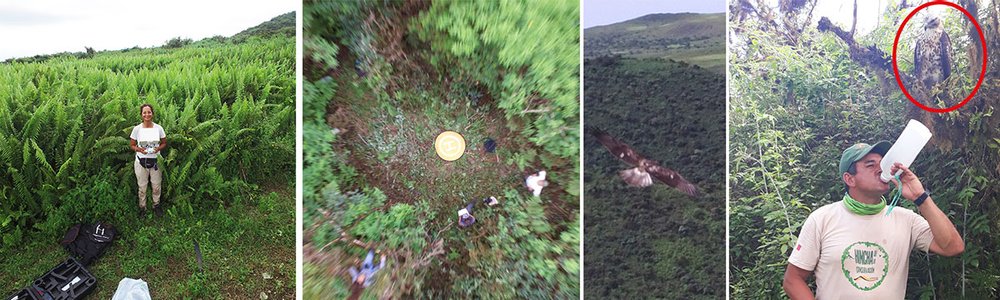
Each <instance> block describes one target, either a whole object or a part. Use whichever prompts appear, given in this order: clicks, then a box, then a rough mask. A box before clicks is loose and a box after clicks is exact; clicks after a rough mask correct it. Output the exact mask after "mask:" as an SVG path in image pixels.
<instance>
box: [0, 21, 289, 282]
mask: <svg viewBox="0 0 1000 300" xmlns="http://www.w3.org/2000/svg"><path fill="white" fill-rule="evenodd" d="M294 45H295V43H294V38H293V37H289V36H274V37H271V38H260V37H256V36H255V37H249V38H247V39H246V40H244V41H243V42H242V43H239V44H232V43H229V42H226V41H222V42H219V41H218V40H212V39H206V40H203V41H199V42H195V43H191V44H188V45H186V46H183V47H180V48H171V49H167V48H152V49H128V50H123V51H110V52H97V53H93V54H92V55H91V56H89V57H86V58H77V57H74V56H54V57H50V58H49V59H47V60H44V61H42V62H29V63H22V62H19V61H13V62H10V63H6V64H0V169H2V170H3V171H2V172H0V230H2V235H3V251H2V253H5V255H4V256H3V257H2V258H0V265H2V266H4V269H5V270H8V271H9V272H8V271H5V272H2V274H3V275H0V282H5V283H7V284H9V285H5V289H4V290H3V291H0V292H3V293H6V292H10V291H9V290H8V289H14V288H20V287H23V286H26V285H27V283H29V282H30V281H31V280H33V279H34V278H36V277H38V276H41V275H42V274H44V273H45V272H46V271H47V270H49V269H50V268H52V267H54V266H55V265H56V264H57V263H58V262H60V261H61V260H62V259H65V257H66V256H68V253H67V252H66V251H65V250H63V249H61V248H60V247H58V244H57V243H58V241H59V239H60V238H61V237H62V234H63V233H64V232H65V230H66V229H67V228H69V226H70V225H71V224H73V223H77V222H95V221H99V220H100V221H106V222H109V223H111V224H113V225H115V226H117V227H118V228H119V231H120V232H121V233H120V235H119V237H120V239H118V240H117V241H116V242H115V246H113V247H112V248H111V250H110V251H109V252H108V253H106V254H105V257H104V258H102V259H100V260H98V261H97V263H96V264H95V265H93V266H92V267H91V271H92V272H93V273H94V274H95V275H96V276H97V277H98V286H99V288H98V290H97V293H96V295H94V297H96V298H110V296H111V293H113V292H114V289H115V287H116V286H117V282H118V280H120V279H121V278H122V277H133V278H143V279H145V280H147V281H149V282H150V287H152V288H153V291H152V292H153V296H154V297H158V298H184V297H188V298H205V297H208V298H212V297H222V298H246V297H258V296H259V294H261V293H262V292H263V293H266V294H271V295H272V296H274V294H277V296H283V297H289V296H292V295H293V294H294V282H295V280H294V278H295V276H294V266H295V255H294V249H295V248H294V247H293V245H294V242H293V241H294V240H295V238H294V237H295V234H294V232H295V228H294V223H293V222H291V221H292V220H294V216H295V212H294V209H295V205H294V195H293V194H294V193H293V192H292V191H293V190H294V180H293V179H292V178H293V176H291V174H293V171H294V168H295V164H294V150H295V134H294V132H295V121H294V120H295V119H294V118H295V105H294V103H295V64H294V59H293V57H295V47H294ZM143 103H150V104H152V105H153V106H154V108H155V112H156V113H155V119H154V122H156V123H158V124H160V125H161V126H163V128H164V129H165V130H166V133H167V141H168V144H169V148H167V149H166V150H164V152H163V153H162V156H161V158H160V161H159V165H160V166H161V167H162V168H163V169H164V173H163V174H164V179H163V196H162V202H163V206H164V207H165V211H166V216H165V217H164V218H159V219H156V218H152V217H150V216H146V217H144V218H141V217H140V216H139V211H138V210H139V208H138V202H137V199H136V183H135V180H136V179H135V174H134V171H133V160H134V159H135V158H134V153H133V152H132V151H130V149H129V147H128V145H129V133H130V132H131V130H132V127H133V126H135V125H136V124H138V123H140V122H141V119H140V114H139V106H140V105H141V104H143ZM251 240H252V241H257V242H255V243H247V241H251ZM192 241H196V242H198V243H200V247H201V251H202V252H203V254H204V271H203V272H199V270H200V268H201V267H200V266H198V264H197V263H196V262H195V256H194V251H193V242H192ZM13 270H17V271H16V272H14V271H13ZM263 273H267V275H262V274H263ZM261 278H264V279H261ZM233 282H238V283H236V284H234V283H233Z"/></svg>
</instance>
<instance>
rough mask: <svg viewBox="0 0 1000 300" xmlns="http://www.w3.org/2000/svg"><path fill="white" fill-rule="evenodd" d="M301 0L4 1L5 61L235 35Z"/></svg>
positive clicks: (1, 55) (0, 49)
mask: <svg viewBox="0 0 1000 300" xmlns="http://www.w3.org/2000/svg"><path fill="white" fill-rule="evenodd" d="M301 3H302V2H301V1H297V0H291V1H290V0H280V1H274V0H241V1H232V0H224V1H215V0H202V1H193V0H174V1H123V0H100V1H68V0H58V1H55V0H31V1H3V2H0V41H3V46H0V60H5V59H8V58H13V57H28V56H34V55H39V54H52V53H58V52H64V51H69V52H78V51H84V47H91V48H94V50H98V51H101V50H120V49H125V48H131V47H133V46H139V47H143V48H145V47H155V46H161V45H163V44H164V43H165V42H166V41H167V40H169V39H171V38H174V37H183V38H190V39H192V40H195V41H197V40H200V39H202V38H206V37H211V36H215V35H222V36H231V35H234V34H236V33H239V32H240V31H243V30H244V29H247V28H250V27H253V26H256V25H257V24H260V23H263V22H265V21H267V20H270V19H271V18H274V17H277V16H278V15H280V14H283V13H287V12H290V11H297V10H298V9H299V7H300V6H301Z"/></svg>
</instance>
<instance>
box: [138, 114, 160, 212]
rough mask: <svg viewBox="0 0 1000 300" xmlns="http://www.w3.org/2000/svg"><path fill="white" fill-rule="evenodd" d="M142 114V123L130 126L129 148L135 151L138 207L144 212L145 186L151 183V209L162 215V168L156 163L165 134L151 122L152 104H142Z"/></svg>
mask: <svg viewBox="0 0 1000 300" xmlns="http://www.w3.org/2000/svg"><path fill="white" fill-rule="evenodd" d="M139 111H140V112H141V114H142V123H140V124H139V125H136V126H135V127H133V128H132V134H131V135H130V136H129V137H130V138H131V148H132V151H135V162H134V163H133V165H134V168H135V177H136V180H137V181H138V185H139V209H140V212H141V213H142V214H143V215H145V214H146V186H147V185H148V184H149V183H150V182H152V183H153V211H154V212H155V213H156V216H158V217H162V216H163V210H162V209H161V208H160V192H161V191H162V186H161V183H162V182H163V170H162V169H161V168H160V165H159V164H158V163H157V161H156V160H157V157H158V156H159V154H160V151H162V150H163V149H164V148H167V134H166V132H164V131H163V127H160V125H159V124H156V123H153V106H152V105H150V104H143V105H142V106H140V107H139Z"/></svg>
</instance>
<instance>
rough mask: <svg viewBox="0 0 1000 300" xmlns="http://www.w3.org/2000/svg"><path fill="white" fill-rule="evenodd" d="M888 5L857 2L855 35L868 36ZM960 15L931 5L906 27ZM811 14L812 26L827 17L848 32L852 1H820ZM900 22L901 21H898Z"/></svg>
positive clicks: (884, 0) (884, 1)
mask: <svg viewBox="0 0 1000 300" xmlns="http://www.w3.org/2000/svg"><path fill="white" fill-rule="evenodd" d="M891 2H893V5H895V2H898V1H891ZM925 2H926V1H911V2H910V3H915V4H913V7H911V8H909V9H908V10H907V11H906V13H907V14H909V13H910V11H912V10H913V9H915V8H916V6H918V5H920V4H923V3H925ZM980 2H981V3H980V4H979V5H980V7H986V5H989V4H988V2H989V0H987V1H980ZM768 4H770V5H771V6H772V7H777V6H778V1H777V0H771V1H769V2H768ZM889 4H890V1H889V0H874V1H873V0H866V1H858V25H857V26H858V27H857V29H856V30H857V31H856V33H855V34H856V35H859V36H860V35H865V34H868V33H870V32H871V31H872V30H875V27H877V26H878V25H879V24H878V22H879V21H881V15H882V13H883V12H884V11H885V10H886V7H887V6H888V5H889ZM807 8H808V6H807ZM960 13H961V12H959V11H958V10H956V9H954V8H951V7H948V6H944V5H932V6H930V7H927V8H925V9H921V10H920V12H918V13H917V14H916V15H915V16H914V17H913V19H911V20H910V22H909V23H907V24H906V27H908V28H909V27H910V26H911V25H917V26H919V25H922V24H923V20H924V18H926V17H928V16H930V15H935V16H939V17H940V16H944V15H946V14H960ZM813 14H814V16H813V23H814V24H815V23H817V22H819V19H820V17H828V18H830V21H833V23H834V24H835V25H838V26H840V27H841V28H843V29H844V30H850V28H851V22H852V21H853V19H854V16H853V14H854V1H835V0H820V1H819V2H817V6H816V9H815V10H814V13H813ZM904 17H905V15H904ZM900 21H902V19H900ZM980 25H982V24H980Z"/></svg>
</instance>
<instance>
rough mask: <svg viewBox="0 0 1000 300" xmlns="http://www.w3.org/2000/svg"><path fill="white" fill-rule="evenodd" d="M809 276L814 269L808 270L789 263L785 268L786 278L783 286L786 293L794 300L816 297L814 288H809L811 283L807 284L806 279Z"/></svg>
mask: <svg viewBox="0 0 1000 300" xmlns="http://www.w3.org/2000/svg"><path fill="white" fill-rule="evenodd" d="M809 276H812V271H806V270H803V269H802V268H799V267H796V266H795V265H793V264H788V267H787V268H785V280H784V281H783V282H782V284H781V286H782V287H784V288H785V293H787V294H788V297H789V298H791V299H792V300H800V299H816V296H815V295H813V292H812V290H810V289H809V285H808V284H806V279H808V278H809Z"/></svg>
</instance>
